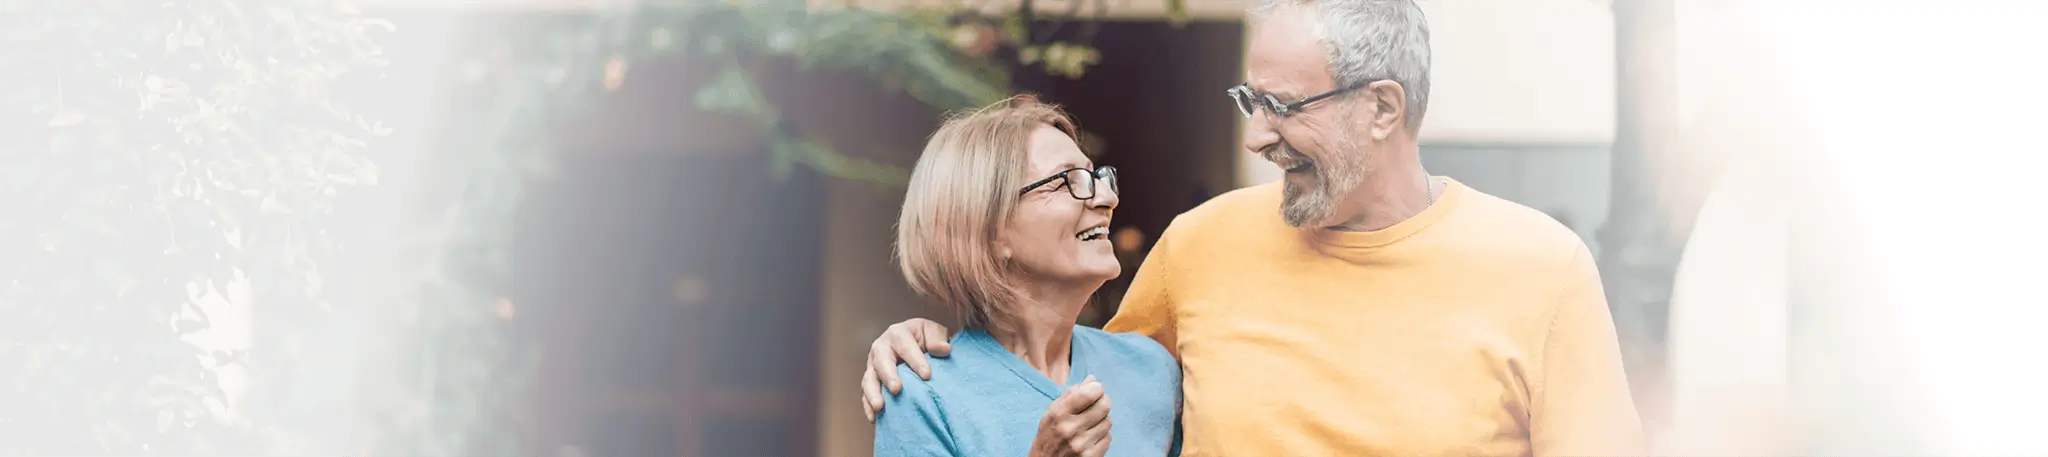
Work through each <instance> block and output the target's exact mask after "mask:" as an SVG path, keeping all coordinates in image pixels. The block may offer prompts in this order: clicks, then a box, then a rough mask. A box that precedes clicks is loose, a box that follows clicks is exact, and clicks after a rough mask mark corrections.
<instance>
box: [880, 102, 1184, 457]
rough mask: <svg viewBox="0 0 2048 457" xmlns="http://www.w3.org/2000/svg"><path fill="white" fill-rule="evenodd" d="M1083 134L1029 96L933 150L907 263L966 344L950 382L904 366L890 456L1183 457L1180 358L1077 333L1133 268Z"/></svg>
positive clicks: (953, 131)
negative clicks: (1119, 255) (1120, 256)
mask: <svg viewBox="0 0 2048 457" xmlns="http://www.w3.org/2000/svg"><path fill="white" fill-rule="evenodd" d="M1074 134H1075V130H1074V126H1073V123H1072V121H1071V120H1069V119H1068V118H1067V117H1066V115H1064V114H1062V113H1061V112H1060V111H1059V109H1058V108H1056V107H1053V106H1050V105H1045V104H1040V103H1037V102H1036V101H1035V100H1033V99H1031V98H1029V97H1019V98H1014V99H1011V100H1008V101H1005V102H1002V103H998V104H996V105H994V106H990V107H988V108H984V109H982V110H980V111H977V112H973V113H970V114H966V115H964V116H958V117H955V118H953V119H951V120H949V121H947V122H946V123H945V125H944V126H942V127H940V128H939V131H938V133H935V134H933V135H932V137H931V141H930V142H928V143H927V144H926V145H925V149H924V154H923V156H921V157H919V158H918V161H917V168H916V169H915V170H913V171H912V172H911V177H910V188H909V191H908V193H907V194H906V195H905V196H904V201H903V214H902V216H901V219H899V221H898V223H897V231H896V256H897V259H898V261H899V262H900V263H901V265H902V268H903V276H904V277H905V278H906V279H908V280H909V282H910V286H911V288H912V289H915V290H916V291H917V292H918V293H919V294H922V295H924V296H926V297H928V298H930V299H932V300H934V301H936V302H938V303H940V304H942V305H944V306H945V307H946V308H948V309H949V310H950V311H952V312H953V313H954V314H956V315H957V316H958V317H959V320H960V327H961V328H962V329H963V331H961V332H960V334H959V335H956V336H954V337H953V339H952V345H953V346H952V354H951V356H950V357H947V358H943V359H933V360H932V361H931V364H932V365H933V367H932V371H934V372H944V373H945V376H934V377H932V379H931V380H929V381H925V380H922V379H921V378H920V377H918V376H913V375H912V374H911V373H910V372H909V370H910V368H908V367H903V366H899V367H898V370H900V371H901V372H902V376H901V378H902V379H903V380H904V381H903V385H902V392H901V393H900V394H899V395H896V396H892V397H891V398H890V399H889V400H888V404H887V406H886V407H885V408H884V409H883V411H884V413H882V414H881V416H880V417H878V418H876V428H875V455H877V456H899V455H916V456H1021V455H1033V456H1042V455H1087V456H1102V455H1110V456H1163V455H1168V454H1169V453H1170V452H1172V451H1173V450H1174V448H1175V444H1176V443H1175V442H1174V441H1175V439H1176V438H1175V436H1174V429H1175V424H1176V420H1177V413H1178V411H1179V396H1180V367H1179V365H1178V364H1177V363H1176V362H1175V361H1174V359H1173V357H1172V356H1171V355H1169V354H1168V353H1167V352H1166V349H1165V348H1164V347H1161V346H1160V345H1159V343H1156V342H1154V341H1152V340H1151V339H1149V338H1145V337H1143V336H1138V335H1131V334H1111V333H1107V332H1103V331H1101V330H1096V329H1093V328H1087V327H1082V326H1078V325H1074V321H1075V318H1077V317H1078V316H1079V315H1080V313H1081V310H1082V308H1083V307H1085V306H1086V305H1087V303H1088V299H1089V297H1090V296H1092V295H1093V294H1094V293H1095V289H1096V288H1098V287H1101V286H1102V283H1103V282H1105V281H1108V280H1110V279H1113V278H1115V277H1116V276H1117V274H1118V273H1119V272H1120V271H1121V270H1122V268H1121V267H1120V266H1119V265H1118V263H1117V259H1116V253H1115V250H1114V249H1112V247H1111V245H1110V242H1109V218H1110V213H1111V212H1113V211H1114V210H1115V209H1116V205H1117V194H1116V170H1115V169H1113V168H1110V167H1106V166H1105V167H1100V168H1097V167H1095V166H1094V165H1093V164H1092V163H1090V161H1089V158H1088V156H1086V155H1084V154H1083V153H1082V152H1081V148H1080V147H1079V146H1078V145H1077V144H1076V142H1075V136H1074ZM1112 398H1113V399H1115V407H1114V408H1111V401H1110V400H1111V399H1112ZM1112 424H1114V426H1113V427H1112Z"/></svg>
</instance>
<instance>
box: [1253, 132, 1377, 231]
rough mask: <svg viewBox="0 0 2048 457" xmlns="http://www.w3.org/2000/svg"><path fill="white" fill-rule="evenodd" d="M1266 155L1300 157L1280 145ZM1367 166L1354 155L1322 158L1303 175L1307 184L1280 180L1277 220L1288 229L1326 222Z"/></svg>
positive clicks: (1363, 173) (1297, 153)
mask: <svg viewBox="0 0 2048 457" xmlns="http://www.w3.org/2000/svg"><path fill="white" fill-rule="evenodd" d="M1346 149H1348V150H1351V151H1356V150H1357V149H1356V148H1346ZM1354 154H1357V152H1354ZM1266 156H1267V159H1268V160H1271V159H1272V157H1274V156H1281V157H1295V158H1299V157H1303V156H1302V155H1301V153H1299V152H1295V151H1294V150H1293V149H1292V148H1290V147H1288V146H1287V145H1286V144H1284V143H1283V144H1281V145H1280V146H1278V147H1276V148H1275V150H1274V151H1271V152H1268V153H1267V154H1266ZM1367 163H1370V161H1368V160H1366V158H1365V157H1360V156H1357V155H1352V156H1346V157H1326V158H1325V160H1324V161H1319V162H1316V163H1315V165H1313V166H1310V167H1309V170H1308V171H1307V172H1306V173H1303V174H1304V175H1306V176H1307V177H1308V178H1309V179H1308V181H1309V182H1307V183H1296V182H1295V181H1293V180H1289V179H1287V178H1285V177H1283V178H1281V179H1282V184H1281V192H1280V219H1281V220H1282V221H1284V222H1286V223H1287V225H1288V226H1291V227H1305V226H1308V225H1309V224H1314V223H1317V222H1320V221H1324V220H1327V219H1329V218H1330V215H1331V214H1332V213H1335V212H1337V202H1338V201H1339V200H1341V198H1340V196H1342V195H1344V194H1347V193H1350V192H1351V190H1352V189H1356V188H1358V184H1359V183H1360V182H1361V181H1364V179H1365V174H1366V164H1367Z"/></svg>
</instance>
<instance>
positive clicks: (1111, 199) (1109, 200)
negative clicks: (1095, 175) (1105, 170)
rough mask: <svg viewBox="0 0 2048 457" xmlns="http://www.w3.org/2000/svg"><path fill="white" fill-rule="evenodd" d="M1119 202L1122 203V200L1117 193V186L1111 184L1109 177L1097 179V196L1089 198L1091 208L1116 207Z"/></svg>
mask: <svg viewBox="0 0 2048 457" xmlns="http://www.w3.org/2000/svg"><path fill="white" fill-rule="evenodd" d="M1117 203H1120V200H1119V199H1118V198H1117V195H1116V186H1113V185H1110V184H1109V180H1107V179H1096V180H1095V198H1090V199H1088V206H1089V207H1091V208H1102V209H1116V205H1117Z"/></svg>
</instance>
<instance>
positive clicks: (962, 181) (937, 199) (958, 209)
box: [896, 95, 1077, 329]
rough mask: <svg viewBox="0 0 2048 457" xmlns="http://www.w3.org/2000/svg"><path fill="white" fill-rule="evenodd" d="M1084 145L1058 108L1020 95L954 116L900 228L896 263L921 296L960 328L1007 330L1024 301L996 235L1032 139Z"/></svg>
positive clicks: (919, 172) (932, 150) (929, 148)
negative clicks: (1063, 137)
mask: <svg viewBox="0 0 2048 457" xmlns="http://www.w3.org/2000/svg"><path fill="white" fill-rule="evenodd" d="M1047 125H1050V126H1052V127H1054V128H1058V129H1060V131H1061V132H1064V133H1066V134H1067V136H1068V137H1069V138H1077V135H1076V131H1075V130H1074V123H1073V120H1072V119H1070V118H1068V117H1067V115H1066V113H1064V112H1062V111H1061V110H1060V109H1059V107H1057V106H1054V105H1049V104H1044V103H1040V102H1038V100H1037V99H1036V98H1035V97H1032V96H1029V95H1019V96H1016V97H1011V98H1009V99H1007V100H1003V101H1001V102H997V103H995V104H993V105H989V106H988V107H985V108H982V109H980V110H976V111H970V112H964V113H956V114H954V115H953V116H950V117H949V118H948V119H947V120H946V123H945V124H944V125H942V126H940V127H939V130H938V132H935V133H932V136H931V139H930V140H929V141H927V142H926V143H925V146H924V153H923V154H922V155H920V156H918V158H917V167H916V168H915V169H913V170H911V172H910V185H909V189H908V191H907V192H905V194H904V196H903V213H902V214H901V215H900V216H899V217H898V219H897V221H896V260H897V264H898V265H900V266H901V267H902V268H903V278H904V279H906V280H908V281H909V282H910V288H911V289H912V290H915V291H917V293H918V294H921V295H924V296H925V297H929V298H931V299H932V300H935V301H937V302H939V304H941V305H943V306H945V307H946V308H947V309H948V310H950V311H953V312H954V314H955V315H956V316H958V318H959V323H960V326H961V327H963V328H981V329H987V328H1001V327H1005V326H1006V325H1007V324H1006V323H1005V322H1004V321H1003V319H1002V318H1000V317H999V316H1007V315H1011V314H1012V313H1010V312H1007V311H1009V310H1007V309H1006V308H1007V307H1009V306H1014V304H1015V303H1016V302H1017V290H1016V287H1015V284H1012V283H1011V282H1010V280H1009V278H1008V273H1009V272H1010V270H1009V269H1010V266H1009V259H1004V258H1001V256H1000V255H998V253H997V252H996V233H997V231H998V230H1000V229H1001V227H1002V226H1003V224H1004V222H1005V220H1006V219H1007V218H1009V216H1010V211H1011V210H1012V209H1014V208H1015V207H1016V205H1017V191H1018V189H1019V188H1021V187H1023V186H1024V181H1025V177H1024V176H1023V174H1024V167H1025V166H1026V164H1027V163H1028V159H1029V157H1030V148H1031V133H1032V132H1033V131H1036V130H1038V128H1039V127H1041V126H1047Z"/></svg>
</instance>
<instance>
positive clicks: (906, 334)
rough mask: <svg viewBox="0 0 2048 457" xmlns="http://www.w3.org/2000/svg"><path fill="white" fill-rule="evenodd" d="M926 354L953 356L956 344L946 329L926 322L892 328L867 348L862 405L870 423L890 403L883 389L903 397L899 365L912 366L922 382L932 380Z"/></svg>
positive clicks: (911, 322)
mask: <svg viewBox="0 0 2048 457" xmlns="http://www.w3.org/2000/svg"><path fill="white" fill-rule="evenodd" d="M925 353H931V355H932V357H945V356H948V355H951V354H952V353H953V344H952V342H950V341H947V339H946V326H944V325H939V323H937V322H932V321H931V320H929V319H924V318H916V319H911V320H907V321H903V322H898V323H896V324H894V325H890V326H889V329H888V330H884V331H882V336H880V337H877V338H875V343H874V344H872V345H869V346H868V366H867V372H866V373H865V374H862V375H861V379H860V399H861V402H860V405H861V410H862V412H864V413H867V417H868V422H869V423H873V422H874V421H875V415H876V414H880V413H881V412H882V404H883V402H885V401H886V400H887V399H888V397H887V396H884V395H883V394H882V387H883V386H888V388H889V395H895V394H899V393H903V380H901V379H897V378H896V364H897V363H899V362H900V363H903V364H906V365H910V369H911V371H915V372H917V377H919V378H923V379H924V380H927V381H929V380H931V379H932V365H931V362H930V361H929V360H927V359H925Z"/></svg>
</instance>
